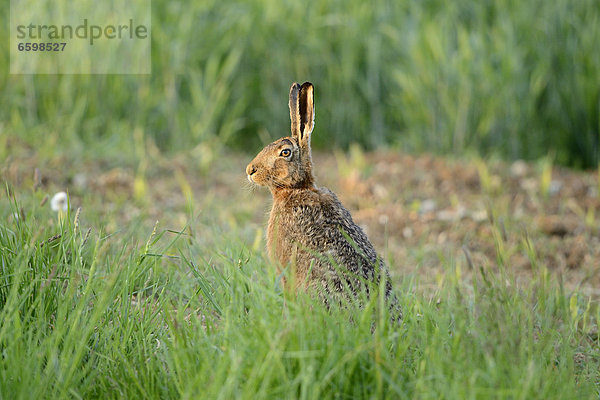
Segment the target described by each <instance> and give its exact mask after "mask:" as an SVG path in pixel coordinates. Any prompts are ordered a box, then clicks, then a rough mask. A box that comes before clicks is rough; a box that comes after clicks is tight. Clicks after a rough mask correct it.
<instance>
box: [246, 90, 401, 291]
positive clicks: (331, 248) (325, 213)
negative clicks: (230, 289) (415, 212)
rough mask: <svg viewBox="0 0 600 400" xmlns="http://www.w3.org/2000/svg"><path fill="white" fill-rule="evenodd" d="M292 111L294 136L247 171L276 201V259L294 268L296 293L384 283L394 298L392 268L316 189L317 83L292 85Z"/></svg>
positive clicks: (272, 229) (272, 231)
mask: <svg viewBox="0 0 600 400" xmlns="http://www.w3.org/2000/svg"><path fill="white" fill-rule="evenodd" d="M289 107H290V119H291V130H292V135H291V136H288V137H284V138H281V139H279V140H277V141H275V142H273V143H271V144H269V145H267V146H266V147H265V148H264V149H263V150H262V151H261V152H260V153H259V154H258V155H257V156H256V157H255V158H254V160H252V162H251V163H250V164H248V166H247V168H246V173H247V174H248V179H249V180H250V181H251V182H254V183H256V184H258V185H262V186H266V187H268V188H269V190H270V191H271V193H272V195H273V208H272V209H271V214H270V217H269V225H268V228H267V250H268V253H269V257H270V259H271V260H272V261H273V262H275V263H278V264H279V266H280V267H285V266H288V265H289V266H290V267H291V270H292V273H293V276H292V277H293V282H294V283H295V286H296V287H298V286H303V287H315V288H317V289H320V288H323V289H325V292H326V294H327V295H334V296H335V295H338V294H341V293H342V292H344V291H345V290H346V287H347V288H349V289H350V290H351V291H352V292H354V293H356V292H358V291H359V290H363V289H364V290H366V291H367V293H368V292H369V284H368V283H369V282H370V283H374V284H379V282H380V279H381V278H383V279H385V292H386V296H387V295H389V294H390V291H391V285H390V280H389V274H388V271H387V268H386V266H385V264H384V262H383V260H382V259H381V258H379V257H378V256H377V253H376V252H375V249H374V248H373V245H372V244H371V242H369V239H368V238H367V236H366V235H365V233H364V232H363V231H362V229H361V228H360V227H359V226H358V225H356V224H355V223H354V221H353V220H352V216H351V215H350V212H348V210H346V209H345V208H344V206H343V205H342V203H341V202H340V201H339V200H338V198H337V197H336V195H335V194H334V193H333V192H332V191H330V190H329V189H327V188H318V187H316V186H315V183H314V177H313V174H312V159H311V148H310V136H311V133H312V130H313V128H314V115H315V112H314V102H313V86H312V84H311V83H309V82H305V83H304V84H302V86H300V85H299V84H297V83H294V84H293V85H292V87H291V89H290V102H289ZM365 283H367V284H365Z"/></svg>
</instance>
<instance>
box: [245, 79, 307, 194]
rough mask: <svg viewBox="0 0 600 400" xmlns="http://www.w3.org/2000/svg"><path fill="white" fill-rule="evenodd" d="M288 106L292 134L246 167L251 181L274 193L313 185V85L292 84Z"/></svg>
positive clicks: (259, 154)
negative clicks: (311, 147) (311, 140)
mask: <svg viewBox="0 0 600 400" xmlns="http://www.w3.org/2000/svg"><path fill="white" fill-rule="evenodd" d="M289 106H290V119H291V120H292V135H291V136H287V137H284V138H281V139H279V140H276V141H275V142H273V143H271V144H269V145H268V146H266V147H265V148H264V149H262V151H261V152H260V153H258V155H257V156H256V157H254V160H252V162H251V163H250V164H248V166H247V167H246V173H247V174H248V179H249V180H250V182H254V183H256V184H258V185H262V186H267V187H268V188H269V189H270V190H271V191H274V190H277V189H298V188H308V187H312V186H313V185H314V183H313V175H312V161H311V155H310V134H311V133H312V131H313V128H314V126H315V106H314V102H313V85H312V84H311V83H310V82H304V83H303V84H302V86H300V85H299V84H297V83H294V84H292V87H291V89H290V103H289Z"/></svg>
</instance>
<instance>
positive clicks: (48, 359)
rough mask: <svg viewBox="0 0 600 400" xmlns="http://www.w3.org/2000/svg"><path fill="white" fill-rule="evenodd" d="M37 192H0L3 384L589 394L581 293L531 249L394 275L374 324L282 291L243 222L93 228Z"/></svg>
mask: <svg viewBox="0 0 600 400" xmlns="http://www.w3.org/2000/svg"><path fill="white" fill-rule="evenodd" d="M42 198H43V194H42V193H40V192H39V191H38V192H35V193H34V194H33V195H27V196H25V197H24V199H23V202H21V203H19V202H17V201H15V200H14V199H13V197H7V196H5V197H4V198H3V199H2V200H1V206H2V209H3V210H5V212H4V213H3V214H2V219H1V220H0V268H1V271H0V272H1V273H0V276H1V283H0V320H1V321H2V325H1V327H0V349H1V354H2V357H1V358H0V392H1V393H2V396H3V397H4V396H6V398H14V399H17V398H32V397H35V398H53V399H54V398H67V397H69V398H71V397H75V398H117V397H118V398H194V397H205V398H306V399H311V398H314V399H320V398H325V397H334V398H347V397H352V398H356V397H371V396H375V397H378V398H406V399H413V398H436V399H437V398H456V399H464V398H521V399H530V398H544V399H566V398H597V396H598V390H599V386H598V384H599V379H600V375H599V372H598V371H599V370H600V354H599V353H598V338H597V331H596V337H593V333H591V332H592V330H591V327H593V326H594V324H596V323H597V321H598V318H599V317H600V315H599V314H598V310H597V307H596V306H594V305H590V302H589V300H587V299H585V298H584V297H583V296H580V295H578V294H577V293H573V294H567V293H565V292H564V291H563V290H562V289H561V287H560V286H558V285H556V284H555V283H553V281H551V280H550V278H549V274H548V273H547V271H546V269H545V267H544V266H543V265H539V264H538V262H537V260H536V256H535V251H534V249H532V248H530V252H529V253H530V258H531V262H532V265H533V266H534V268H535V270H536V271H537V272H536V273H535V275H534V278H533V279H532V280H531V282H529V283H527V284H525V285H522V284H521V285H517V283H516V281H515V280H514V278H513V277H512V274H511V272H510V271H507V270H505V269H504V268H501V269H500V270H499V271H498V272H492V271H491V270H487V269H481V270H480V272H479V273H478V274H476V275H474V277H473V279H469V280H466V281H465V280H464V279H461V277H460V276H461V270H462V269H465V268H467V267H468V265H467V264H464V263H463V262H459V261H452V260H450V261H447V262H446V279H445V281H444V283H442V284H440V285H439V286H438V287H437V289H435V290H433V291H431V290H425V291H424V290H423V289H422V288H420V285H419V280H418V278H417V277H416V276H405V277H404V278H403V280H402V282H399V283H398V284H397V290H398V296H399V299H400V303H401V305H402V308H403V311H404V320H403V321H402V323H400V324H399V325H390V322H389V318H388V317H387V315H385V311H379V312H378V311H376V310H381V309H382V308H381V307H376V305H377V304H376V303H377V301H379V300H380V299H373V300H372V301H371V302H370V303H368V305H367V306H366V307H365V308H364V309H359V308H356V307H354V306H349V307H347V308H345V309H337V308H333V309H332V310H331V311H328V310H326V309H325V308H324V307H323V306H322V305H321V304H319V303H318V302H316V301H315V300H313V299H311V298H310V297H308V296H306V295H305V294H302V293H299V294H298V295H292V294H289V293H286V292H284V291H282V290H281V288H280V286H279V285H278V283H277V282H278V281H277V276H276V274H275V271H274V268H273V266H272V265H270V264H269V263H267V262H266V261H265V260H263V259H262V258H261V257H260V256H259V255H258V254H252V253H251V251H250V250H249V248H248V247H247V246H246V245H245V244H244V243H250V242H252V239H253V237H252V233H251V232H246V231H245V230H243V229H236V230H234V229H226V228H224V227H223V226H220V225H219V224H214V223H213V222H211V221H210V220H209V219H207V218H208V217H202V218H195V219H193V220H192V221H193V222H192V223H191V224H190V225H189V227H188V228H185V227H184V228H183V229H181V230H169V229H165V228H158V229H155V231H154V232H152V233H151V234H150V233H149V232H146V234H145V235H144V233H143V229H140V228H139V227H137V226H138V225H136V224H135V223H133V224H131V225H129V226H127V227H123V228H122V229H121V230H118V231H116V232H114V233H112V234H106V233H104V232H103V230H102V228H99V227H96V226H91V228H92V229H91V230H90V229H89V228H90V227H89V226H88V225H87V224H88V223H87V222H86V220H88V219H87V218H86V217H85V215H86V211H85V210H84V211H83V212H77V213H64V214H56V213H53V212H52V211H50V210H49V209H48V207H39V206H38V205H37V204H39V201H40V200H41V199H42ZM209 214H210V213H209ZM155 228H156V227H155ZM193 232H198V233H196V234H194V233H193ZM143 235H144V236H146V238H145V239H144V238H143ZM497 236H498V238H499V239H498V240H501V239H500V235H497ZM498 249H500V250H499V251H501V249H502V246H500V245H499V246H498ZM503 257H504V256H503V255H502V254H499V259H502V258H503ZM373 321H375V322H373Z"/></svg>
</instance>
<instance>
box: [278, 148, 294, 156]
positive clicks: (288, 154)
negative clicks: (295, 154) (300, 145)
mask: <svg viewBox="0 0 600 400" xmlns="http://www.w3.org/2000/svg"><path fill="white" fill-rule="evenodd" d="M290 154H292V151H291V150H290V149H283V150H281V153H279V155H280V156H281V157H289V156H290Z"/></svg>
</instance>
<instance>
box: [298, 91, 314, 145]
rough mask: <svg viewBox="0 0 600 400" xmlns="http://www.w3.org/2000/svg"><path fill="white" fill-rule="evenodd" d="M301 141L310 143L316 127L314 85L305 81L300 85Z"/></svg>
mask: <svg viewBox="0 0 600 400" xmlns="http://www.w3.org/2000/svg"><path fill="white" fill-rule="evenodd" d="M298 108H299V113H300V136H299V138H300V143H308V144H310V134H311V133H312V131H313V129H314V127H315V102H314V98H313V85H312V83H310V82H304V83H303V84H302V86H301V87H300V101H299V107H298Z"/></svg>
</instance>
